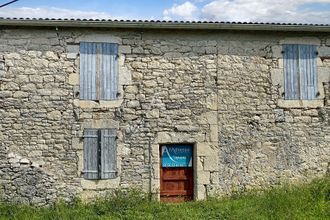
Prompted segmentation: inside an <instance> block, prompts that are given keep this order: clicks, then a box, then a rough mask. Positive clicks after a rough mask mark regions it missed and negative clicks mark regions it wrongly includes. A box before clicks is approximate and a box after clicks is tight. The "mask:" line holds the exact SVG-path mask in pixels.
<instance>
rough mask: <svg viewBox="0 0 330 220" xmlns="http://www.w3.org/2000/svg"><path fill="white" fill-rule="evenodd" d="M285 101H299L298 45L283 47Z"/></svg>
mask: <svg viewBox="0 0 330 220" xmlns="http://www.w3.org/2000/svg"><path fill="white" fill-rule="evenodd" d="M283 50H284V89H285V99H299V96H300V92H299V69H298V57H299V56H298V45H292V44H286V45H283Z"/></svg>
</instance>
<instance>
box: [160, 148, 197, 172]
mask: <svg viewBox="0 0 330 220" xmlns="http://www.w3.org/2000/svg"><path fill="white" fill-rule="evenodd" d="M162 167H192V147H191V146H189V145H166V146H162Z"/></svg>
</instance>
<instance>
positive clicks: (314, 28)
mask: <svg viewBox="0 0 330 220" xmlns="http://www.w3.org/2000/svg"><path fill="white" fill-rule="evenodd" d="M0 26H20V27H76V28H83V27H84V28H86V27H88V28H126V29H130V28H131V29H185V30H188V29H190V30H247V31H292V32H297V31H303V32H330V25H327V24H325V25H322V24H286V23H245V22H244V23H242V22H184V21H141V20H139V21H135V20H132V21H122V20H121V21H118V20H92V19H90V20H87V19H84V20H81V19H77V20H74V19H70V20H69V19H8V18H0Z"/></svg>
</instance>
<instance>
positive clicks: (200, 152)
mask: <svg viewBox="0 0 330 220" xmlns="http://www.w3.org/2000/svg"><path fill="white" fill-rule="evenodd" d="M196 150H197V152H196V153H197V156H198V157H200V156H211V155H214V154H215V153H216V149H215V147H214V146H213V145H212V143H209V142H203V143H197V147H196Z"/></svg>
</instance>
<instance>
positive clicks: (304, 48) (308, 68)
mask: <svg viewBox="0 0 330 220" xmlns="http://www.w3.org/2000/svg"><path fill="white" fill-rule="evenodd" d="M316 52H317V51H316V46H314V45H299V72H300V85H301V86H300V97H301V99H307V100H308V99H309V100H310V99H315V98H316V94H317V65H316V57H317V55H316Z"/></svg>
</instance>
